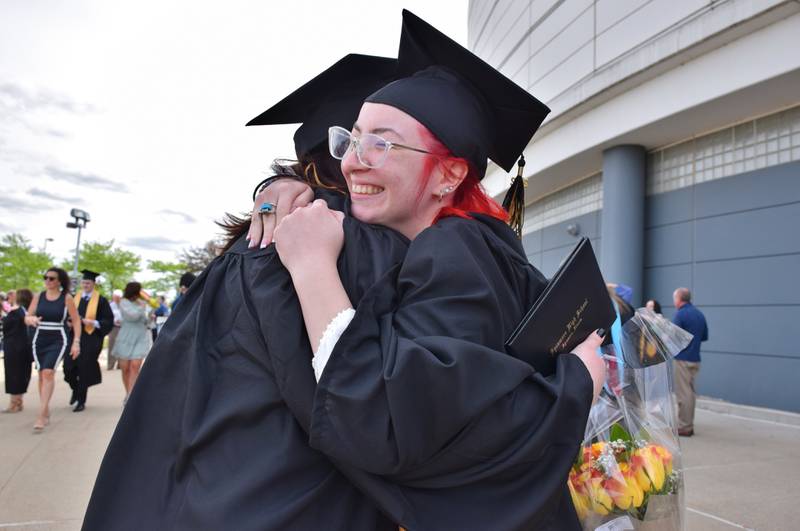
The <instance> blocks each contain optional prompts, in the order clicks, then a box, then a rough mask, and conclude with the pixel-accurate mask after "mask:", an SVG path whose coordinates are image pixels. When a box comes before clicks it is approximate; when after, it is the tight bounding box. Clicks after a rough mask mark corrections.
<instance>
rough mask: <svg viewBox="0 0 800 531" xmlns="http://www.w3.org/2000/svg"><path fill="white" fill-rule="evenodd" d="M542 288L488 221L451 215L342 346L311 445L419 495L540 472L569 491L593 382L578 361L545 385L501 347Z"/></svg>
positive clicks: (318, 399)
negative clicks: (566, 484)
mask: <svg viewBox="0 0 800 531" xmlns="http://www.w3.org/2000/svg"><path fill="white" fill-rule="evenodd" d="M537 284H540V285H538V286H537ZM541 285H543V279H542V277H541V275H539V274H538V272H536V271H535V270H534V269H533V268H532V267H531V266H529V265H528V264H527V262H526V261H525V260H524V256H522V257H520V256H518V255H516V254H515V253H512V252H509V251H508V249H507V248H505V247H504V246H503V244H502V242H500V241H498V240H496V239H495V238H494V237H493V234H491V232H487V231H486V230H484V228H483V226H482V224H481V222H479V221H476V220H464V219H459V218H451V219H448V220H444V221H443V222H440V223H438V224H436V225H434V226H433V227H431V228H429V229H427V230H426V231H424V232H423V233H421V234H420V235H419V236H418V237H417V239H416V240H415V241H414V242H413V243H412V244H411V246H410V248H409V252H408V255H407V257H406V259H405V261H404V263H403V264H402V265H401V266H398V267H395V268H393V269H392V270H390V271H389V272H388V273H387V274H386V275H385V277H384V278H383V279H382V280H381V281H379V282H378V283H377V284H376V285H375V286H373V288H372V289H371V290H370V291H369V292H368V293H367V294H366V295H365V296H364V298H363V299H362V300H361V301H360V303H359V304H358V307H357V309H356V315H355V317H354V319H353V321H352V322H351V324H350V326H349V327H348V328H347V330H346V331H345V333H344V334H343V335H342V337H341V338H340V340H339V341H338V343H337V345H336V347H335V349H334V351H333V353H332V355H331V358H330V360H329V362H328V364H327V366H326V368H325V370H324V372H323V374H322V378H321V380H320V382H319V384H318V386H317V391H316V395H315V397H314V404H313V411H312V419H311V429H310V442H311V445H312V446H313V447H314V448H317V449H319V450H321V451H322V452H324V453H326V454H327V455H329V456H331V457H332V458H335V459H337V460H339V461H342V462H345V463H349V464H351V465H353V466H356V467H358V468H361V469H363V470H365V471H368V472H371V473H374V474H378V475H382V476H384V477H386V478H388V479H389V480H390V481H392V482H395V483H400V484H402V485H407V486H413V487H417V488H452V487H459V486H463V485H469V484H473V483H474V482H476V481H479V480H487V479H489V480H505V481H508V482H510V483H514V482H517V481H522V482H523V483H524V482H525V481H528V480H530V479H531V475H532V474H537V475H542V474H543V476H542V477H540V478H539V479H538V480H536V481H538V482H539V483H540V484H541V483H543V482H544V483H546V480H545V477H547V475H548V474H550V481H551V483H552V485H551V488H550V490H553V489H555V490H560V488H559V487H563V485H564V482H565V481H566V472H567V470H568V468H569V463H571V461H572V458H573V457H574V456H575V455H576V452H577V448H578V445H579V443H580V441H581V439H582V436H583V430H584V427H585V422H586V417H587V415H588V411H589V407H590V404H591V398H592V382H591V378H590V377H589V374H588V371H587V370H586V368H585V367H584V366H583V364H582V362H581V361H580V360H579V359H578V358H577V357H576V356H575V355H572V354H566V355H562V356H560V358H559V360H558V364H557V371H556V373H555V375H554V376H552V377H549V378H545V377H543V376H541V375H540V374H538V373H536V372H535V371H534V369H533V368H532V367H531V366H530V365H528V364H526V363H525V362H523V361H521V360H518V359H516V358H514V357H512V356H510V355H508V354H506V353H505V352H504V351H503V343H504V340H505V338H506V337H508V334H509V333H510V332H511V330H512V329H513V327H514V326H516V324H517V323H518V322H519V320H520V319H521V317H522V315H523V312H524V311H525V309H526V308H527V306H528V305H529V304H530V303H532V302H533V301H532V298H534V296H535V293H538V290H539V289H540V288H541ZM543 459H544V460H546V461H548V462H549V463H550V464H551V465H553V464H555V463H556V462H558V463H560V464H559V465H556V466H550V465H548V463H545V462H544V461H543ZM551 472H552V473H551Z"/></svg>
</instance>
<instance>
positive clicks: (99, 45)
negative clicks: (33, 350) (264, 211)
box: [0, 0, 468, 278]
mask: <svg viewBox="0 0 800 531" xmlns="http://www.w3.org/2000/svg"><path fill="white" fill-rule="evenodd" d="M402 8H407V9H410V10H411V11H412V12H414V13H415V14H417V15H419V16H420V17H422V18H423V19H425V20H427V21H428V22H430V23H431V24H433V25H434V26H436V27H437V28H439V29H440V30H442V31H443V32H445V33H446V34H448V35H449V36H451V37H452V38H453V39H454V40H456V41H458V42H460V43H462V44H464V45H466V40H467V8H468V1H467V0H440V1H436V2H433V1H430V0H413V1H405V2H400V1H394V0H381V1H374V0H373V1H355V0H339V1H337V2H325V1H322V0H320V1H311V0H292V1H291V2H278V1H273V0H260V1H256V0H228V1H226V2H211V1H205V0H204V1H198V0H194V1H190V0H180V1H179V0H170V1H164V0H158V1H156V0H137V1H136V2H123V1H108V0H71V1H63V0H0V235H3V234H8V233H12V232H17V233H21V234H23V235H24V236H25V237H27V238H28V239H29V240H30V241H31V242H32V243H33V245H34V246H35V247H36V248H42V247H44V246H45V245H46V246H47V247H46V249H47V251H48V252H49V253H51V254H52V255H54V256H55V257H56V259H57V260H58V261H60V259H62V258H67V257H69V256H70V255H71V253H72V252H73V250H74V248H75V242H76V236H77V234H76V231H75V230H74V229H68V228H66V226H65V225H66V222H68V221H70V220H71V218H70V216H69V211H70V209H71V208H81V209H83V210H85V211H87V212H89V214H90V216H91V221H90V222H89V224H88V226H87V228H86V229H85V230H84V231H83V234H82V236H81V238H82V240H83V241H87V240H88V241H108V240H111V239H114V240H115V242H116V243H117V244H118V245H120V246H121V247H123V248H126V249H129V250H132V251H134V252H136V253H137V254H139V255H140V256H142V258H143V259H144V260H143V263H144V264H146V262H147V260H155V259H157V260H175V259H176V256H177V253H178V252H179V251H180V250H181V249H183V248H186V247H189V246H200V245H202V244H203V243H204V242H206V241H208V240H209V239H211V238H213V237H215V236H217V235H218V232H219V231H218V229H217V227H216V226H215V225H214V220H216V219H220V218H221V216H222V215H223V214H224V213H225V212H234V213H241V212H244V211H246V210H249V209H250V208H251V206H252V202H251V193H252V189H253V186H254V185H255V184H256V183H257V182H258V181H260V180H261V179H262V178H263V177H265V176H266V175H267V173H266V171H267V169H268V167H269V164H270V162H271V161H272V159H274V158H280V157H284V158H285V157H287V156H288V157H292V156H293V154H294V147H293V144H292V134H293V132H294V129H295V128H296V126H292V125H287V126H269V127H265V126H262V127H247V128H245V127H244V124H245V123H246V122H247V121H248V120H249V119H251V118H253V117H255V116H256V115H258V114H259V113H261V112H262V111H263V110H265V109H267V108H269V107H270V106H271V105H273V104H274V103H276V102H277V101H279V100H280V99H281V98H283V97H284V96H286V95H288V94H289V93H291V92H292V91H293V90H294V89H295V88H297V87H298V86H300V85H301V84H303V83H304V82H306V81H307V80H309V79H311V78H312V77H314V76H315V75H316V74H317V73H319V72H320V71H322V70H324V69H325V68H327V67H328V66H330V65H331V64H332V63H334V62H335V61H336V60H338V59H339V58H341V57H342V56H344V55H345V54H347V53H351V52H357V53H365V54H372V55H382V56H391V57H395V56H396V53H397V46H398V42H399V34H400V22H401V9H402ZM47 238H52V239H53V241H49V242H45V240H46V239H47ZM147 276H148V275H147V273H146V272H145V273H144V274H143V275H142V277H143V278H146V277H147Z"/></svg>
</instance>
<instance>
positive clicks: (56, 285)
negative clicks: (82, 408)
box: [25, 267, 81, 432]
mask: <svg viewBox="0 0 800 531" xmlns="http://www.w3.org/2000/svg"><path fill="white" fill-rule="evenodd" d="M69 283H70V281H69V276H68V275H67V272H66V271H64V270H63V269H61V268H58V267H51V268H50V269H48V270H47V272H46V273H45V274H44V285H45V291H43V292H41V293H39V294H37V295H35V296H34V297H33V302H32V303H31V307H30V311H29V312H28V315H27V316H25V323H26V324H27V325H28V326H34V327H36V332H35V333H34V335H33V359H34V361H35V362H36V369H37V370H38V371H39V400H40V406H39V417H38V418H37V419H36V423H35V424H34V425H33V430H34V431H36V432H40V431H42V430H43V429H44V427H45V426H47V425H48V424H49V423H50V398H52V396H53V387H54V385H55V369H56V367H57V366H58V364H59V363H60V362H61V359H62V358H63V357H64V354H65V353H66V352H67V332H66V326H67V316H68V315H69V319H70V322H71V323H72V329H73V334H74V335H73V340H72V346H71V347H70V349H69V354H70V356H72V359H75V358H77V357H78V354H80V339H81V319H80V317H79V316H78V310H77V308H76V307H75V301H74V300H73V298H72V295H70V294H69Z"/></svg>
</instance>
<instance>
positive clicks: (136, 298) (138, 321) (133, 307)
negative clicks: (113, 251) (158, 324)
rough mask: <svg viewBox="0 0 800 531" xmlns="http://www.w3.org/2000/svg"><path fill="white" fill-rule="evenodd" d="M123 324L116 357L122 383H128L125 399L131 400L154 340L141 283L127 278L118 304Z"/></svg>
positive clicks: (115, 349) (116, 347) (115, 347)
mask: <svg viewBox="0 0 800 531" xmlns="http://www.w3.org/2000/svg"><path fill="white" fill-rule="evenodd" d="M119 309H120V312H121V313H122V325H121V326H120V329H119V334H118V335H117V340H116V342H115V343H114V357H116V358H117V361H118V363H119V368H120V369H122V385H124V386H125V402H127V400H128V396H130V394H131V391H132V390H133V386H134V384H135V383H136V378H138V377H139V370H140V369H141V366H142V360H143V359H144V357H145V356H147V353H148V352H149V351H150V347H151V346H152V340H151V338H150V332H149V330H148V329H147V303H146V302H145V300H144V299H143V298H142V285H141V284H140V283H138V282H128V284H127V285H126V286H125V290H124V291H123V293H122V300H121V301H120V304H119Z"/></svg>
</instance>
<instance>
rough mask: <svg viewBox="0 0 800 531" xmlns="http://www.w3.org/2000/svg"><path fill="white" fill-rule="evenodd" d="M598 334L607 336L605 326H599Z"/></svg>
mask: <svg viewBox="0 0 800 531" xmlns="http://www.w3.org/2000/svg"><path fill="white" fill-rule="evenodd" d="M597 335H598V336H600V337H606V329H605V328H598V329H597Z"/></svg>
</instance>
